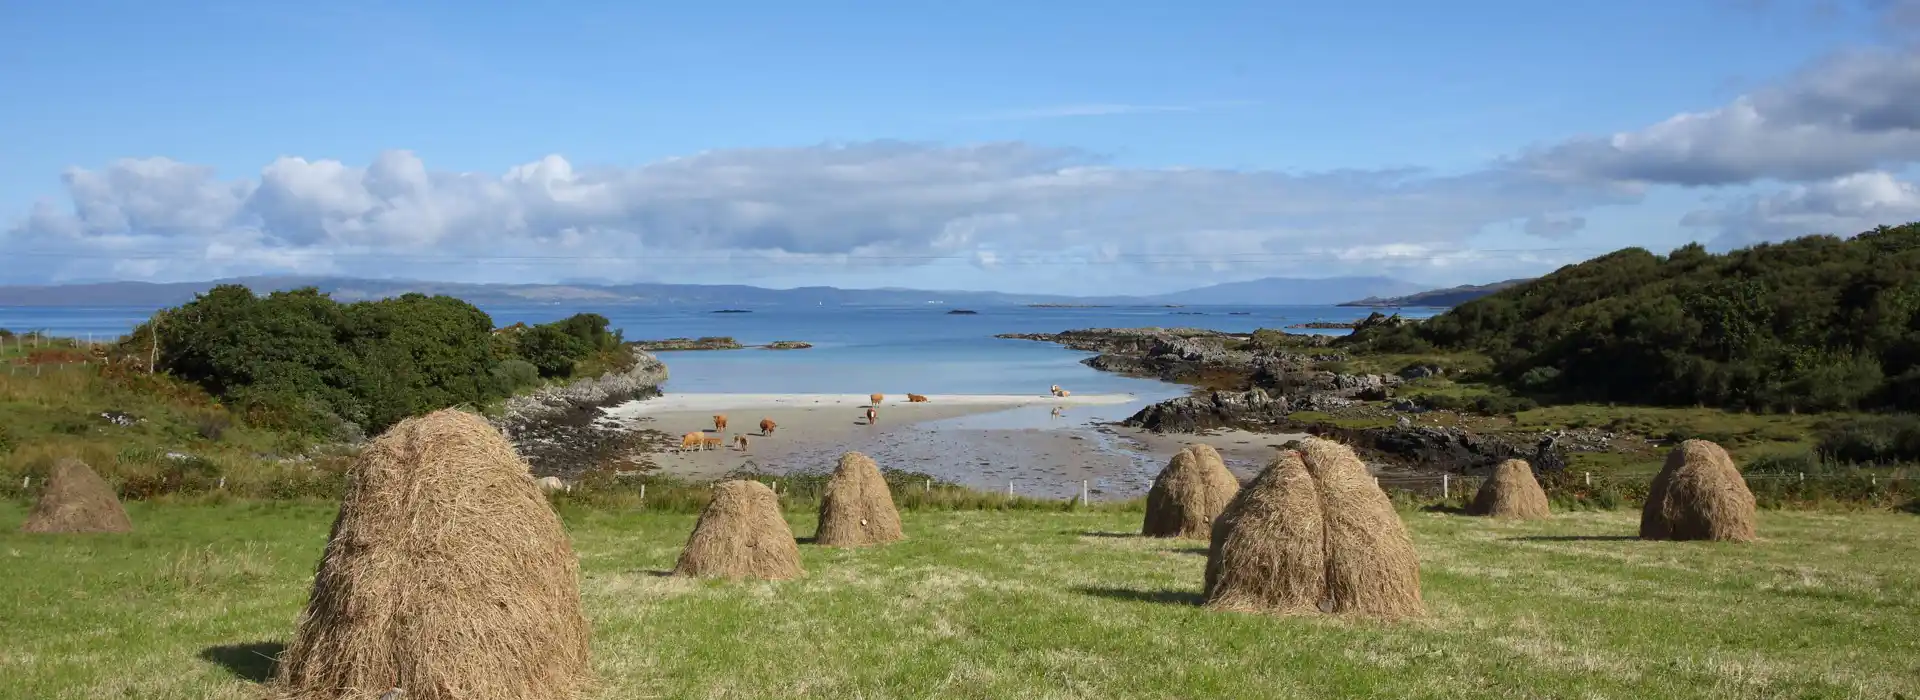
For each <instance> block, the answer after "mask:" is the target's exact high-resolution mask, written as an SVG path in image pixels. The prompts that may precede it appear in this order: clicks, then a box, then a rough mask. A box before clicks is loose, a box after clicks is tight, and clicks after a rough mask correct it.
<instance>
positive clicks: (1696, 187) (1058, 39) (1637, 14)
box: [0, 0, 1920, 294]
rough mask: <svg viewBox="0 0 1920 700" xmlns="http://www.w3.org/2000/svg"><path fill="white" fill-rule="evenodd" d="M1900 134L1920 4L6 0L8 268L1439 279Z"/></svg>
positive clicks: (1915, 138) (1737, 234) (605, 278)
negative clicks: (194, 0)
mask: <svg viewBox="0 0 1920 700" xmlns="http://www.w3.org/2000/svg"><path fill="white" fill-rule="evenodd" d="M1917 163H1920V0H1682V1H1678V2H1676V1H1674V0H1658V1H1654V0H1615V1H1614V2H1606V3H1598V2H1594V3H1544V2H1538V1H1537V0H1462V1H1461V2H1454V3H1431V2H1416V1H1414V0H1405V1H1403V2H1384V1H1381V0H1350V1H1349V2H1343V3H1303V2H1272V1H1265V2H1262V1H1258V0H1251V1H1244V2H1228V1H1224V0H1190V1H1188V2H1182V3H1112V2H1097V3H1096V2H1083V1H1081V0H1059V1H1054V2H1047V3H1032V2H1013V1H1007V2H977V1H976V2H950V3H940V4H938V5H935V4H933V3H854V2H846V1H844V0H822V1H820V2H810V3H786V2H770V1H769V2H728V1H725V0H714V1H712V2H705V3H622V2H597V1H596V2H561V1H558V0H556V1H554V2H547V3H538V4H524V3H522V4H518V5H515V4H506V3H502V4H473V3H456V2H451V1H445V2H443V1H439V0H419V1H415V2H408V3H382V2H372V1H369V0H345V1H342V2H331V3H292V2H276V1H267V2H261V1H259V0H249V1H244V2H242V1H235V2H204V3H180V2H160V1H155V2H139V3H135V2H127V1H125V0H119V1H115V2H106V1H103V0H68V1H67V2H60V3H51V2H33V1H31V0H0V284H45V283H60V282H83V281H102V280H152V281H197V280H208V279H215V278H220V277H228V276H237V275H244V274H324V275H352V276H366V277H397V278H410V279H434V280H447V281H469V282H602V283H609V282H611V283H621V282H693V283H729V284H753V285H759V286H768V287H789V286H799V285H814V284H827V285H835V286H842V287H881V286H902V287H916V288H933V289H990V290H1002V291H1018V292H1034V293H1066V294H1109V293H1152V292H1162V291H1171V290H1176V289H1184V288H1191V287H1196V286H1203V285H1206V284H1213V283H1219V282H1228V281H1236V280H1244V279H1253V278H1258V277H1266V276H1286V277H1309V278H1320V277H1330V276H1339V275H1384V276H1390V277H1396V278H1400V279H1404V280H1408V281H1413V282H1419V283H1423V284H1431V285H1434V286H1449V285H1455V284H1470V283H1481V282H1490V281H1495V280H1500V279H1507V278H1512V277H1520V276H1532V275H1538V274H1544V273H1546V272H1550V271H1552V270H1553V269H1555V268H1557V267H1559V266H1561V265H1565V264H1570V263H1573V262H1578V261H1579V260H1582V259H1586V258H1589V257H1593V256H1595V255H1598V254H1601V253H1605V252H1608V251H1612V250H1616V249H1619V248H1622V247H1627V246H1641V247H1645V248H1647V249H1649V250H1652V251H1654V252H1656V253H1665V252H1667V251H1669V250H1672V249H1673V248H1676V247H1678V246H1681V245H1684V244H1686V243H1688V242H1692V241H1698V242H1700V243H1703V244H1705V245H1707V246H1708V247H1709V248H1710V249H1714V250H1726V249H1730V248H1734V247H1740V246H1745V245H1751V244H1755V243H1760V242H1766V241H1778V240H1784V239H1787V238H1792V237H1795V236H1801V235H1808V234H1815V233H1825V234H1834V235H1843V236H1844V235H1850V234H1854V233H1858V232H1860V231H1863V230H1867V229H1870V228H1872V227H1874V226H1877V225H1882V224H1886V225H1893V224H1900V223H1905V222H1909V221H1916V220H1920V185H1917V184H1916V182H1920V167H1916V164H1917Z"/></svg>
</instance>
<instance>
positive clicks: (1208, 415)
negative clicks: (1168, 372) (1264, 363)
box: [1120, 389, 1287, 433]
mask: <svg viewBox="0 0 1920 700" xmlns="http://www.w3.org/2000/svg"><path fill="white" fill-rule="evenodd" d="M1286 412H1287V398H1286V397H1285V396H1279V397H1275V396H1269V395H1268V394H1267V392H1266V391H1264V390H1261V389H1252V390H1248V391H1212V392H1207V393H1206V394H1204V395H1199V396H1183V397H1181V398H1177V399H1168V400H1166V401H1161V402H1160V403H1156V404H1153V405H1151V406H1148V407H1146V408H1142V409H1140V410H1139V411H1137V412H1135V413H1134V414H1133V415H1132V416H1129V417H1128V418H1127V419H1126V420H1123V421H1120V424H1121V425H1124V426H1128V427H1132V428H1142V429H1145V430H1151V431H1153V432H1156V433H1197V432H1201V431H1205V430H1212V429H1215V428H1253V427H1256V426H1257V425H1258V424H1262V423H1270V422H1273V421H1275V420H1280V419H1283V418H1285V416H1286Z"/></svg>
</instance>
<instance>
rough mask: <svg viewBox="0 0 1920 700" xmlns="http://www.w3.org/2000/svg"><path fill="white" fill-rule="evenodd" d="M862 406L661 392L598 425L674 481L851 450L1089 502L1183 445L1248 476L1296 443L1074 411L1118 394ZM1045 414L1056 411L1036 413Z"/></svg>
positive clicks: (973, 480) (835, 399)
mask: <svg viewBox="0 0 1920 700" xmlns="http://www.w3.org/2000/svg"><path fill="white" fill-rule="evenodd" d="M867 398H868V397H866V396H864V395H853V394H719V393H715V394H666V395H662V396H658V397H654V398H650V399H645V400H641V401H633V402H629V403H626V404H622V405H620V406H615V407H609V408H608V409H606V411H605V415H604V416H603V417H602V418H601V419H600V422H601V423H602V424H603V425H604V426H605V427H607V428H623V429H627V430H636V429H645V430H656V431H660V432H662V433H666V434H668V435H670V436H674V437H675V439H674V440H672V441H671V442H672V445H670V446H668V447H666V448H664V449H657V450H652V451H650V452H649V453H648V454H646V455H645V457H646V459H647V460H648V461H651V462H652V463H653V464H654V465H656V466H657V467H658V471H656V472H655V473H657V474H661V475H664V476H672V477H676V478H684V479H692V480H711V479H718V478H722V477H725V476H726V475H727V474H728V473H731V472H734V471H737V470H738V471H754V472H760V473H767V474H818V473H825V472H829V471H831V470H832V469H833V467H834V464H835V462H836V460H837V459H838V458H839V456H840V455H841V454H843V453H845V452H848V451H859V452H862V453H865V454H867V455H868V456H870V457H872V458H874V460H875V461H877V462H878V463H879V464H880V466H881V467H883V468H895V469H902V470H907V471H915V472H923V473H926V474H927V475H929V476H931V477H933V478H935V479H939V480H941V481H946V482H951V483H955V484H959V485H962V486H967V487H970V488H976V489H980V490H986V491H1006V490H1008V489H1009V486H1011V488H1012V490H1013V492H1014V493H1018V494H1022V495H1027V496H1036V497H1044V498H1068V497H1072V496H1074V495H1077V494H1078V493H1079V492H1080V488H1081V482H1082V481H1085V482H1087V484H1088V489H1089V490H1090V492H1091V495H1092V497H1094V498H1095V499H1099V500H1113V499H1126V498H1133V497H1137V496H1139V495H1141V494H1144V493H1145V492H1146V491H1147V489H1148V487H1150V486H1151V485H1152V483H1153V478H1154V476H1156V475H1157V474H1159V472H1160V470H1161V469H1162V468H1163V467H1165V466H1166V463H1167V461H1168V460H1169V459H1171V458H1172V456H1173V454H1174V453H1175V452H1178V451H1179V450H1180V449H1181V448H1182V447H1184V446H1186V445H1187V444H1189V443H1194V442H1201V443H1206V444H1209V445H1212V446H1214V447H1215V448H1216V449H1218V450H1220V452H1221V455H1222V457H1224V458H1225V459H1226V461H1227V465H1228V468H1229V470H1231V471H1232V472H1234V474H1235V475H1237V476H1239V477H1240V478H1242V479H1248V478H1251V477H1252V476H1253V475H1254V474H1256V473H1258V472H1259V470H1260V469H1262V468H1264V467H1265V466H1266V464H1267V462H1268V461H1269V460H1271V459H1272V455H1273V453H1274V450H1275V448H1277V447H1278V446H1279V445H1281V444H1283V443H1285V442H1286V441H1287V440H1290V439H1294V438H1295V437H1298V436H1294V435H1288V434H1275V435H1269V434H1259V433H1252V432H1247V431H1240V430H1222V431H1216V432H1214V433H1210V434H1195V435H1158V434H1154V433H1151V432H1148V431H1144V430H1139V429H1134V428H1126V427H1121V426H1118V425H1113V424H1111V423H1112V422H1113V420H1117V418H1114V419H1113V420H1107V419H1103V418H1105V417H1100V416H1088V415H1086V414H1087V412H1088V409H1092V410H1093V411H1095V412H1098V411H1099V409H1100V408H1101V407H1107V408H1110V409H1121V410H1124V412H1123V413H1119V417H1124V416H1125V415H1126V414H1128V413H1131V412H1132V411H1133V410H1135V409H1134V407H1132V406H1130V405H1129V404H1135V403H1141V404H1143V405H1144V403H1150V401H1149V400H1148V399H1147V398H1146V397H1138V396H1133V395H1128V394H1088V395H1074V396H1067V397H1054V396H1050V395H1038V396H1029V395H1010V394H946V395H929V396H928V397H927V398H928V399H929V400H928V401H927V402H925V403H907V402H906V399H905V397H904V396H898V397H895V396H889V397H887V398H886V400H885V401H883V402H882V403H881V405H880V407H879V411H880V412H879V421H878V423H877V424H875V425H868V424H867V423H866V420H865V415H864V414H865V410H866V407H867V406H868V405H869V404H868V402H867ZM1050 406H1051V407H1056V408H1058V409H1060V410H1059V412H1058V413H1055V412H1053V411H1051V410H1048V407H1050ZM1076 409H1077V410H1076ZM728 412H732V414H733V415H730V416H728V418H729V420H728V426H727V430H726V431H724V432H720V431H716V430H715V429H714V425H713V416H714V415H715V414H716V413H720V414H725V413H728ZM1110 416H1111V414H1109V417H1110ZM976 417H977V418H976ZM761 418H770V419H772V420H773V421H774V422H775V423H776V424H777V427H776V428H775V430H774V433H773V434H772V435H764V436H763V435H761V434H760V428H759V421H760V419H761ZM976 423H977V425H975V424H976ZM694 431H699V432H701V433H703V434H705V435H709V436H718V437H721V438H722V439H723V440H725V441H726V444H725V446H724V447H722V448H719V449H707V450H699V449H691V450H684V451H683V450H680V449H678V439H677V438H678V436H679V435H682V434H685V433H688V432H694ZM739 436H745V437H746V438H747V447H746V449H744V450H742V449H739V448H737V447H736V446H735V443H734V440H735V439H737V437H739Z"/></svg>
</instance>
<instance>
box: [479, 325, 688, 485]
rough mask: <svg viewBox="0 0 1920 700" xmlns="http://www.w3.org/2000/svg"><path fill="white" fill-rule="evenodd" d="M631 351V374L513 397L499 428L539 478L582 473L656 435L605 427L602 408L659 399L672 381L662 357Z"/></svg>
mask: <svg viewBox="0 0 1920 700" xmlns="http://www.w3.org/2000/svg"><path fill="white" fill-rule="evenodd" d="M629 351H630V352H632V353H633V358H634V364H633V366H632V367H630V368H628V369H627V370H626V371H624V372H609V373H607V374H603V375H600V376H598V377H592V378H588V379H580V380H576V381H574V382H571V383H568V384H565V385H562V386H547V387H541V388H539V389H536V390H534V391H532V392H529V393H526V394H522V395H520V396H514V397H511V398H508V399H507V400H506V402H505V403H504V405H503V406H502V408H501V411H500V415H499V416H498V417H496V418H494V419H493V420H492V422H493V424H494V425H495V426H498V427H499V428H500V430H501V432H502V433H504V434H505V435H506V437H507V440H508V441H510V442H512V443H513V446H514V449H515V450H516V451H518V452H519V453H520V455H521V456H522V457H524V458H526V460H527V464H528V465H529V466H531V467H532V469H533V471H534V472H536V473H542V474H577V473H579V472H582V471H585V470H587V469H591V468H593V467H596V466H601V465H604V464H606V463H608V462H610V461H613V460H616V459H621V458H624V457H625V452H626V451H627V450H628V449H629V448H630V447H631V446H632V444H635V443H637V442H638V441H641V440H643V439H652V438H653V437H654V436H650V435H642V434H641V431H635V432H632V433H629V432H624V431H615V430H609V429H607V428H605V427H603V426H600V425H599V424H598V420H599V418H600V415H601V409H602V408H605V407H608V406H614V405H618V404H622V403H626V402H628V401H632V400H635V399H644V398H651V397H654V396H659V395H660V385H661V384H663V383H665V382H666V381H667V365H666V363H664V362H661V361H660V358H657V357H654V356H653V355H652V354H651V353H648V352H647V351H645V350H641V349H639V348H637V347H631V346H629Z"/></svg>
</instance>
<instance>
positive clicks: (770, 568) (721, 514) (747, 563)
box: [673, 480, 805, 579]
mask: <svg viewBox="0 0 1920 700" xmlns="http://www.w3.org/2000/svg"><path fill="white" fill-rule="evenodd" d="M673 573H675V574H678V575H681V576H716V577H722V578H761V579H789V578H797V577H799V576H800V575H802V574H804V573H805V572H804V571H802V570H801V568H800V547H799V546H798V545H797V544H796V543H795V542H794V541H793V530H791V529H788V528H787V521H786V519H785V518H782V517H780V502H779V499H778V497H776V496H774V494H773V489H770V488H767V485H766V484H762V483H760V482H758V481H746V480H734V481H727V482H722V483H718V484H714V485H713V502H711V503H708V504H707V509H706V510H703V511H700V520H699V521H698V522H695V523H694V525H693V536H692V537H688V538H687V548H686V549H683V550H681V551H680V563H679V564H678V565H676V566H675V567H674V568H673Z"/></svg>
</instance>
